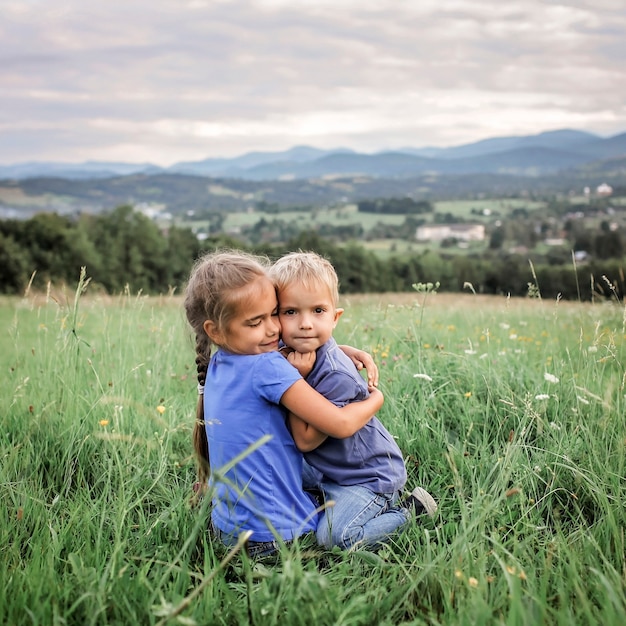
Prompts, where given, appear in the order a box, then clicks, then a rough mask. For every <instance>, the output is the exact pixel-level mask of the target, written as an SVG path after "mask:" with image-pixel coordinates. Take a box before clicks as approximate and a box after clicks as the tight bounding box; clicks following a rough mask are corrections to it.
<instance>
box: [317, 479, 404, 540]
mask: <svg viewBox="0 0 626 626" xmlns="http://www.w3.org/2000/svg"><path fill="white" fill-rule="evenodd" d="M321 489H322V492H323V494H324V498H325V500H326V502H329V501H330V500H334V502H335V504H334V506H330V507H328V508H326V509H325V510H324V512H323V513H322V515H321V517H320V520H319V523H318V526H317V542H318V543H319V544H320V545H322V546H326V547H327V548H330V547H331V546H340V547H341V548H344V549H350V548H355V547H362V548H369V549H372V548H377V547H380V545H381V544H382V543H384V542H385V540H386V539H388V538H389V536H390V535H392V534H393V533H394V532H396V531H397V530H399V529H400V528H402V526H404V525H405V524H406V523H407V522H408V521H409V520H410V519H411V513H410V511H409V510H408V509H406V508H404V507H402V506H398V499H399V497H400V492H399V491H396V492H394V493H374V492H373V491H370V490H369V489H366V488H365V487H360V486H359V485H352V486H346V487H344V486H342V485H338V484H337V483H334V482H330V481H323V482H322V484H321Z"/></svg>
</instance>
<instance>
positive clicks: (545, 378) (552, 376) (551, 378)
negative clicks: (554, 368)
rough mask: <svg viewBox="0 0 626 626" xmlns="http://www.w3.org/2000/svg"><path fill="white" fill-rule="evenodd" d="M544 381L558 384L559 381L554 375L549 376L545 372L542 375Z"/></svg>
mask: <svg viewBox="0 0 626 626" xmlns="http://www.w3.org/2000/svg"><path fill="white" fill-rule="evenodd" d="M543 378H544V380H547V381H548V382H549V383H554V384H556V383H558V382H559V379H558V378H557V377H556V376H555V375H554V374H549V373H548V372H545V374H544V375H543Z"/></svg>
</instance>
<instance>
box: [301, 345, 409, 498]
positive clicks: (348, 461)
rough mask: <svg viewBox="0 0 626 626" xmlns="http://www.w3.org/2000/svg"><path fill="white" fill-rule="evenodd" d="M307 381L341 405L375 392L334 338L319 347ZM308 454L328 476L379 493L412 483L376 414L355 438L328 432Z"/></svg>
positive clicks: (343, 483) (395, 447) (400, 454)
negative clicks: (407, 482)
mask: <svg viewBox="0 0 626 626" xmlns="http://www.w3.org/2000/svg"><path fill="white" fill-rule="evenodd" d="M306 380H307V382H308V383H309V384H310V385H311V387H313V388H314V389H316V390H317V391H318V392H319V393H321V394H322V395H323V396H324V397H325V398H327V399H328V400H330V401H331V402H332V403H333V404H335V405H336V406H344V405H346V404H348V403H350V402H354V401H356V400H364V399H365V398H367V397H368V396H369V392H368V391H367V385H366V384H365V381H364V380H363V378H361V375H360V374H359V373H358V371H357V369H356V367H355V366H354V363H352V361H351V360H350V358H349V357H348V356H346V354H345V353H344V352H343V351H342V350H341V349H340V348H339V347H338V346H337V342H336V341H335V340H334V339H333V338H332V337H331V338H330V339H329V340H328V341H327V342H326V343H325V344H324V345H323V346H321V347H319V348H318V349H317V357H316V360H315V365H314V366H313V369H312V370H311V373H310V374H309V375H308V376H307V378H306ZM304 457H305V458H306V460H307V462H308V463H309V464H310V465H312V466H313V467H314V468H315V469H317V470H318V471H319V472H321V473H322V474H323V475H324V479H329V480H331V481H333V482H335V483H338V484H340V485H344V486H348V485H360V486H362V487H367V488H368V489H370V490H371V491H373V492H374V493H392V492H394V491H397V490H400V489H402V488H403V487H404V485H405V483H406V468H405V466H404V460H403V458H402V452H401V451H400V448H399V447H398V444H397V443H396V442H395V440H394V438H393V437H392V436H391V434H390V433H389V432H388V431H387V429H386V428H385V427H384V426H383V425H382V424H381V423H380V421H379V420H378V418H376V417H373V418H372V419H371V420H370V421H369V422H368V423H367V424H366V425H365V426H363V428H361V429H360V430H359V431H357V432H356V433H355V434H354V435H352V437H347V438H346V439H335V438H334V437H328V438H327V439H326V440H325V441H324V442H323V443H322V444H321V445H319V446H318V447H317V448H316V449H315V450H312V451H311V452H307V453H306V454H305V455H304Z"/></svg>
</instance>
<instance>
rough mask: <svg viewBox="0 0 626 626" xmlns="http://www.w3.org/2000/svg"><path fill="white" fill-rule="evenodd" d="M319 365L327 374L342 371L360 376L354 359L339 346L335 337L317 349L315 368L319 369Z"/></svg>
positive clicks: (352, 375)
mask: <svg viewBox="0 0 626 626" xmlns="http://www.w3.org/2000/svg"><path fill="white" fill-rule="evenodd" d="M318 366H319V369H320V370H323V371H324V372H325V373H326V374H329V373H332V372H342V373H346V374H349V375H350V376H351V377H354V378H356V377H359V378H360V374H359V372H358V370H357V368H356V366H355V365H354V363H353V362H352V359H351V358H350V357H349V356H348V355H347V354H346V353H345V352H344V351H343V350H342V349H341V348H340V347H339V345H338V344H337V342H336V341H335V338H334V337H331V338H330V339H329V340H328V341H327V342H326V343H325V344H324V345H322V346H320V347H319V348H318V349H317V357H316V361H315V369H318Z"/></svg>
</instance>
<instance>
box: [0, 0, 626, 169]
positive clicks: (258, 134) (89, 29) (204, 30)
mask: <svg viewBox="0 0 626 626" xmlns="http://www.w3.org/2000/svg"><path fill="white" fill-rule="evenodd" d="M92 4H93V5H94V6H91V5H92ZM622 5H623V3H622V2H621V0H619V1H618V0H599V1H595V2H593V3H592V2H591V1H582V0H563V2H562V3H561V4H557V3H555V2H550V1H547V0H543V1H540V0H526V1H524V2H509V3H502V2H499V1H497V0H482V1H480V0H476V1H472V2H470V1H467V0H439V1H434V0H420V2H419V3H418V2H416V1H415V2H413V1H408V0H407V1H401V0H361V1H358V2H357V1H356V0H336V1H335V2H330V1H328V0H316V1H313V0H299V2H297V3H294V2H293V1H292V0H256V1H254V0H249V1H244V0H232V1H227V0H226V1H219V0H211V1H208V0H207V1H201V0H189V1H181V0H151V1H147V0H126V1H124V2H122V1H118V0H110V1H109V2H107V3H86V2H84V1H82V0H66V1H61V0H31V1H29V2H24V0H8V1H7V0H5V1H3V3H2V4H1V5H0V99H1V102H2V106H1V107H0V162H3V163H13V162H19V161H25V160H64V161H82V160H85V159H98V160H121V161H152V162H155V163H159V164H168V163H172V162H175V161H179V160H189V159H200V158H205V157H207V156H232V155H235V154H240V153H242V152H246V151H249V150H259V149H260V150H279V149H285V148H288V147H290V146H292V145H295V144H304V143H306V144H310V145H315V146H318V147H326V148H329V147H337V146H347V147H353V148H355V149H359V150H366V151H374V150H380V149H386V148H393V147H400V146H407V145H412V146H416V147H419V146H425V145H453V144H459V143H463V142H468V141H474V140H478V139H482V138H485V137H487V136H494V135H512V134H527V133H534V132H541V131H543V130H551V129H555V128H564V127H573V128H580V129H584V130H589V131H591V132H597V133H599V134H603V135H610V134H616V133H618V132H623V131H624V130H626V97H625V96H626V63H625V61H626V59H625V57H626V46H625V45H624V41H626V8H623V6H622Z"/></svg>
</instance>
